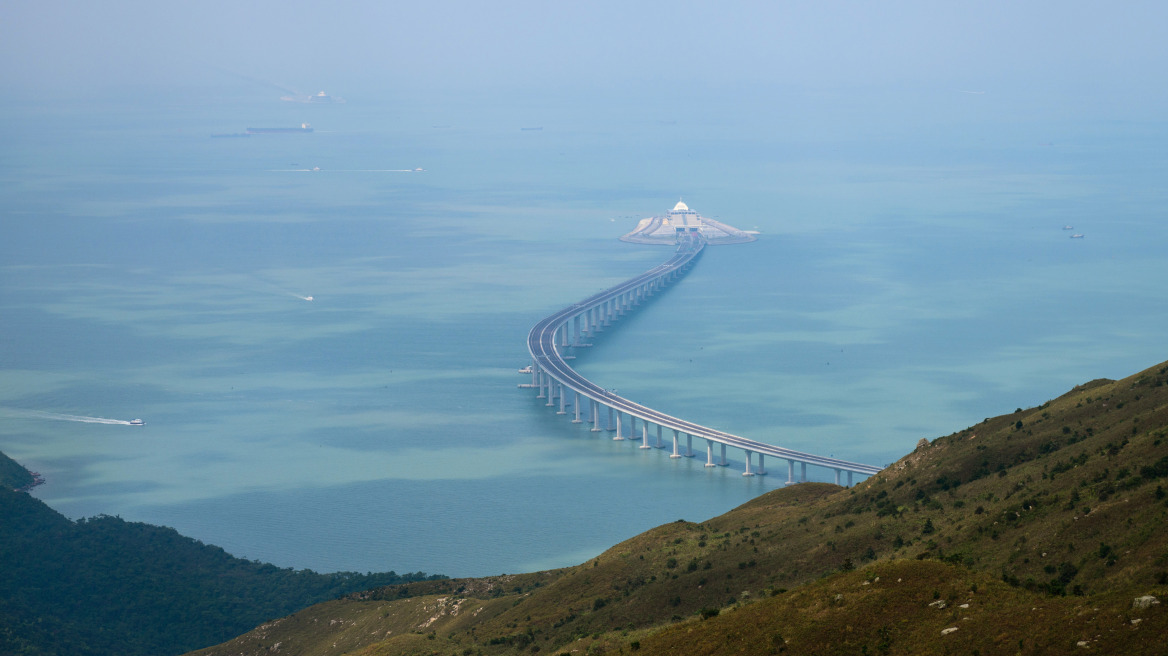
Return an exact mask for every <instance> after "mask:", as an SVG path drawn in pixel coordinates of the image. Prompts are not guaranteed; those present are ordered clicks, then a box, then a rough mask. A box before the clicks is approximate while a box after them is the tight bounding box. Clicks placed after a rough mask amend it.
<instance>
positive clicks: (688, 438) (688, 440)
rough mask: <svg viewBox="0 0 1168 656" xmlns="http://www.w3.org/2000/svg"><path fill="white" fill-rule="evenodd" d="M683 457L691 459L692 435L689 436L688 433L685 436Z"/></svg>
mask: <svg viewBox="0 0 1168 656" xmlns="http://www.w3.org/2000/svg"><path fill="white" fill-rule="evenodd" d="M685 457H686V458H692V457H693V435H690V434H689V433H686V434H685Z"/></svg>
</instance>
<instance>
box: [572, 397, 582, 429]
mask: <svg viewBox="0 0 1168 656" xmlns="http://www.w3.org/2000/svg"><path fill="white" fill-rule="evenodd" d="M572 412H574V413H575V415H576V416H575V417H574V418H573V419H572V423H573V424H579V423H582V422H581V419H580V391H579V390H572Z"/></svg>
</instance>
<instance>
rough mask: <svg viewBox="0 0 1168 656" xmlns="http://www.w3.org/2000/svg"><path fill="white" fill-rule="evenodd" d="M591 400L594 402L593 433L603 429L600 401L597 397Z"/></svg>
mask: <svg viewBox="0 0 1168 656" xmlns="http://www.w3.org/2000/svg"><path fill="white" fill-rule="evenodd" d="M589 401H591V402H592V429H591V430H592V432H593V433H599V432H600V431H601V430H603V429H601V428H600V401H597V400H595V399H589Z"/></svg>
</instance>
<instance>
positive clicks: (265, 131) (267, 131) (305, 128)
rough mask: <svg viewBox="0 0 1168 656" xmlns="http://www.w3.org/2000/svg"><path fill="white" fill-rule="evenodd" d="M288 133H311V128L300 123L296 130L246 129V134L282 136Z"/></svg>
mask: <svg viewBox="0 0 1168 656" xmlns="http://www.w3.org/2000/svg"><path fill="white" fill-rule="evenodd" d="M288 132H312V127H311V126H309V125H308V124H307V123H301V124H300V127H298V128H248V129H247V133H248V134H284V133H288Z"/></svg>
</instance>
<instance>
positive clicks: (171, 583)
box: [0, 454, 425, 656]
mask: <svg viewBox="0 0 1168 656" xmlns="http://www.w3.org/2000/svg"><path fill="white" fill-rule="evenodd" d="M0 461H6V462H9V463H11V462H12V461H11V460H9V459H8V458H7V457H6V456H3V454H0ZM13 464H15V463H13ZM16 466H19V465H16ZM21 469H23V468H21ZM26 473H27V472H26ZM17 480H18V482H19V480H22V479H19V478H18V479H17ZM6 481H7V479H6ZM0 527H2V529H3V530H0V574H2V575H0V654H4V655H5V656H8V655H13V656H16V655H41V654H44V655H50V654H71V655H93V656H107V655H115V654H116V655H118V656H124V655H134V654H141V655H144V656H145V655H166V654H178V653H182V652H184V651H189V650H191V649H194V648H197V647H200V646H204V645H208V644H214V643H216V642H220V641H223V640H226V639H228V638H230V637H232V636H234V635H238V634H239V633H240V632H242V631H246V630H248V629H250V628H252V627H254V626H255V625H257V624H259V623H260V622H263V621H265V620H268V619H271V618H275V617H280V616H283V615H287V614H288V613H291V612H294V611H296V610H297V609H300V608H304V607H305V606H308V605H310V604H313V603H316V602H319V601H323V600H325V599H331V598H335V597H337V596H340V595H343V594H346V593H349V592H352V591H354V590H362V589H367V588H369V587H372V586H378V585H385V584H389V583H399V582H402V581H410V580H416V579H419V578H425V575H424V574H421V573H417V574H407V575H404V576H399V575H397V574H395V573H393V572H389V573H387V574H371V575H368V574H353V573H340V574H317V573H315V572H311V571H307V570H301V571H293V570H291V569H279V568H277V567H274V566H272V565H268V564H265V563H259V562H253V561H247V560H242V559H239V558H234V557H232V556H231V555H229V554H228V553H226V552H225V551H223V550H222V549H220V548H219V547H214V546H210V545H205V544H203V543H201V542H198V541H196V540H192V539H190V538H186V537H183V536H182V535H179V534H178V533H177V532H176V531H174V530H173V529H169V528H162V527H158V526H151V525H149V524H141V523H134V522H126V521H123V520H121V519H119V518H117V517H105V516H103V517H94V518H91V519H88V520H81V521H78V522H74V521H71V520H69V519H68V518H66V517H64V516H62V515H61V514H59V513H57V512H56V511H54V510H52V509H51V508H49V507H48V506H46V505H45V504H44V503H42V502H41V501H39V500H38V499H35V498H33V497H31V496H29V495H28V494H26V493H23V492H16V491H13V489H12V486H10V485H9V484H8V483H7V482H6V483H5V485H4V487H3V489H0Z"/></svg>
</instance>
